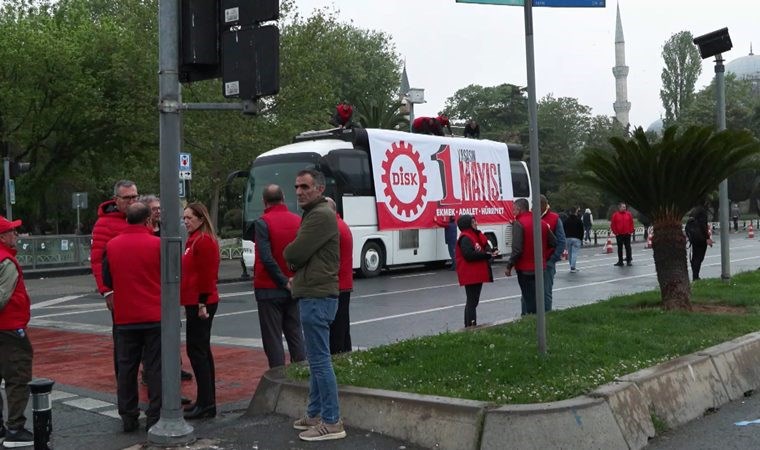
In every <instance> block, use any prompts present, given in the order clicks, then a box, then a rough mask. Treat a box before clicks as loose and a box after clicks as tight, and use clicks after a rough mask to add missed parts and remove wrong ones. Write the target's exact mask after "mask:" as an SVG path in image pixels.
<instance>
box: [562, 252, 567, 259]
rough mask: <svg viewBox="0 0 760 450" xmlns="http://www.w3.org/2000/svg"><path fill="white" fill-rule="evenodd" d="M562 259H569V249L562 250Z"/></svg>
mask: <svg viewBox="0 0 760 450" xmlns="http://www.w3.org/2000/svg"><path fill="white" fill-rule="evenodd" d="M562 259H564V260H565V261H567V249H564V250H563V251H562Z"/></svg>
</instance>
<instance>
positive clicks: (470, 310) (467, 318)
mask: <svg viewBox="0 0 760 450" xmlns="http://www.w3.org/2000/svg"><path fill="white" fill-rule="evenodd" d="M457 225H458V226H459V230H460V231H461V232H462V233H461V234H460V235H459V240H458V241H457V248H456V260H457V278H459V285H460V286H464V292H465V296H466V297H467V298H466V301H465V306H464V326H465V328H466V327H475V326H477V325H478V315H477V309H478V303H480V292H481V290H482V289H483V283H493V272H492V271H491V258H492V257H494V256H497V255H498V254H499V250H498V249H497V250H492V249H491V243H490V242H489V241H488V238H487V237H486V235H485V234H483V232H482V231H480V230H478V221H477V220H475V217H473V216H471V215H469V214H463V215H461V216H459V220H458V221H457Z"/></svg>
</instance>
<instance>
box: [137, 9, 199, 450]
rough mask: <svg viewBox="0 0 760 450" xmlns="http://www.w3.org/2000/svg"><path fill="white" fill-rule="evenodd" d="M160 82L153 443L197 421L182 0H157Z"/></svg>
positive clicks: (189, 437) (175, 440)
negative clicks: (188, 369) (185, 191)
mask: <svg viewBox="0 0 760 450" xmlns="http://www.w3.org/2000/svg"><path fill="white" fill-rule="evenodd" d="M158 10H159V12H158V19H159V22H158V23H159V28H158V30H159V37H158V46H159V49H158V54H159V69H158V84H159V88H158V89H159V94H158V95H159V130H160V158H159V162H160V176H161V180H160V189H161V207H162V214H161V217H163V219H164V220H163V221H162V223H161V386H162V389H161V395H162V402H161V418H160V420H159V421H158V423H156V424H155V425H154V426H152V427H151V428H150V430H149V431H148V441H149V443H151V444H155V445H159V446H160V445H164V446H178V445H184V444H187V443H189V442H192V441H193V440H194V439H195V437H194V436H193V427H192V426H190V425H189V424H188V423H187V422H185V419H184V417H183V410H182V405H181V403H180V377H179V371H180V366H179V363H180V361H179V355H180V346H179V344H180V336H179V335H180V317H179V282H180V257H181V255H182V239H181V238H180V233H179V216H180V214H179V149H180V136H181V130H182V122H181V117H180V100H181V99H180V87H179V77H178V73H177V68H178V59H179V0H159V5H158Z"/></svg>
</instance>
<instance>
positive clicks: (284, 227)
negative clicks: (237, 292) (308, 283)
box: [253, 204, 301, 289]
mask: <svg viewBox="0 0 760 450" xmlns="http://www.w3.org/2000/svg"><path fill="white" fill-rule="evenodd" d="M261 220H263V221H264V223H266V224H267V229H268V231H269V244H270V247H271V249H272V258H274V260H275V261H276V262H277V265H278V266H279V267H280V270H281V271H282V273H283V274H284V275H285V276H286V277H288V278H290V277H292V276H293V272H291V271H290V270H289V269H288V265H287V264H286V263H285V257H283V256H282V252H283V251H284V250H285V247H286V246H287V245H288V244H290V243H291V242H293V240H295V238H296V234H297V233H298V227H300V226H301V217H300V216H298V215H297V214H293V213H292V212H290V211H288V207H287V206H286V205H284V204H279V205H274V206H270V207H269V208H267V209H265V210H264V214H263V215H262V216H261ZM253 288H254V289H280V286H278V285H277V283H276V282H275V281H274V280H273V279H272V277H271V276H270V275H269V272H268V271H267V269H266V267H264V263H263V262H262V261H261V257H260V256H259V246H258V245H257V246H256V258H255V261H254V263H253Z"/></svg>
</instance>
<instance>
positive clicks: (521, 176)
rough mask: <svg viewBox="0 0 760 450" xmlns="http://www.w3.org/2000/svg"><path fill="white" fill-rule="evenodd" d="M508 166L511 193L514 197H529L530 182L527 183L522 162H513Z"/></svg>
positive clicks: (526, 175)
mask: <svg viewBox="0 0 760 450" xmlns="http://www.w3.org/2000/svg"><path fill="white" fill-rule="evenodd" d="M510 166H511V167H512V193H513V195H514V197H515V198H528V197H530V182H529V181H528V174H527V172H526V171H525V166H524V165H523V164H522V162H516V161H513V162H512V163H511V164H510Z"/></svg>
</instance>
